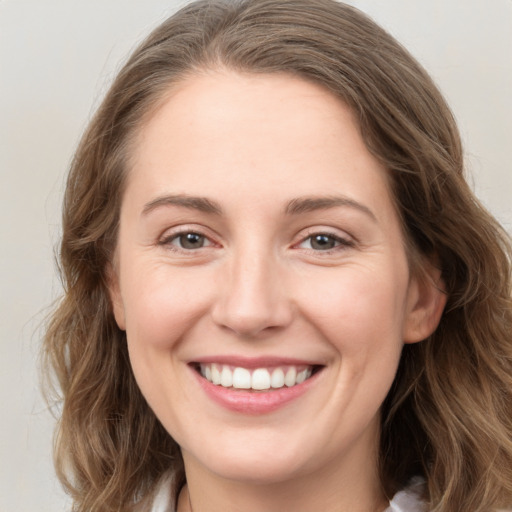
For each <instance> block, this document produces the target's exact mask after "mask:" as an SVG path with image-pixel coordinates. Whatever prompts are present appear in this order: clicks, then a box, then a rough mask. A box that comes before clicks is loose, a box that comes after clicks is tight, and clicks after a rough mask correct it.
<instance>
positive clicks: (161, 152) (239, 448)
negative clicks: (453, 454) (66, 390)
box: [111, 70, 444, 512]
mask: <svg viewBox="0 0 512 512" xmlns="http://www.w3.org/2000/svg"><path fill="white" fill-rule="evenodd" d="M169 196H172V197H173V199H172V200H169V199H166V200H162V198H163V197H167V198H168V197H169ZM176 196H179V197H180V200H179V201H176ZM183 196H186V197H187V198H188V197H190V196H194V197H200V198H206V199H207V200H208V201H209V202H210V203H214V205H215V208H214V210H218V211H213V210H212V211H205V208H204V201H203V203H200V204H198V202H197V201H195V202H194V201H192V202H191V201H188V202H186V201H184V200H183ZM333 196H336V197H337V198H338V199H339V201H337V202H335V204H329V205H326V204H323V207H321V206H322V204H319V203H318V202H315V201H310V202H309V203H304V202H303V203H301V204H302V205H303V206H304V204H309V205H310V207H309V208H307V207H306V208H304V207H303V208H302V209H298V210H299V211H291V210H293V208H292V207H291V205H293V204H295V205H296V204H297V201H300V200H303V199H304V198H312V199H314V200H316V199H318V198H332V197H333ZM294 201H295V202H294ZM177 202H178V203H180V204H176V203H177ZM210 205H211V204H210ZM311 205H314V207H311ZM197 206H201V208H198V207H197ZM295 210H297V208H296V209H295ZM190 232H193V233H198V234H200V235H202V236H204V238H200V239H199V243H198V244H196V245H195V246H194V247H193V248H184V247H183V246H182V245H183V244H182V242H183V238H180V234H183V233H190ZM316 234H325V235H327V237H328V238H326V239H324V240H326V241H327V242H328V244H327V245H329V244H331V245H332V246H333V247H332V248H330V249H328V250H324V249H323V248H319V246H318V245H315V244H314V243H313V242H314V241H315V239H314V238H312V237H313V235H316ZM180 244H181V246H180ZM322 247H323V246H322ZM428 273H430V277H431V279H427V280H421V281H420V280H419V279H416V278H415V277H414V276H412V275H411V273H410V271H409V266H408V259H407V255H406V251H405V249H404V239H403V235H402V229H401V226H400V222H399V219H398V216H397V213H396V211H395V208H394V204H393V199H392V197H391V193H390V190H389V187H388V183H387V178H386V171H385V170H384V169H383V168H382V167H381V165H380V164H379V163H378V161H377V160H376V159H375V158H374V157H373V156H372V155H371V154H370V153H369V151H368V150H367V148H366V147H365V145H364V142H363V140H362V138H361V135H360V132H359V129H358V125H357V123H356V121H355V119H354V116H353V114H352V112H351V110H350V109H349V108H348V107H347V106H346V105H345V104H344V103H342V102H341V101H340V100H338V99H337V98H335V97H334V96H332V95H331V94H330V93H329V92H327V91H325V90H324V89H323V88H321V87H320V86H318V85H314V84H311V83H308V82H306V81H303V80H300V79H298V78H294V77H291V76H287V75H257V76H256V75H241V74H237V73H234V72H231V71H227V70H216V71H210V72H205V73H202V74H197V75H195V76H193V77H190V78H187V80H186V81H184V82H182V83H180V84H179V86H173V88H172V90H170V91H169V95H168V97H167V98H166V99H165V101H164V102H163V103H162V105H161V107H160V108H159V109H158V110H157V111H156V113H154V115H152V117H151V118H150V119H149V120H148V121H147V122H146V123H145V125H144V126H143V128H142V129H141V131H140V134H139V138H138V141H137V144H136V145H135V147H134V153H133V165H132V168H131V169H130V173H129V179H128V183H127V188H126V191H125V196H124V199H123V204H122V209H121V220H120V232H119V239H118V247H117V250H116V258H115V262H114V265H113V268H112V283H111V298H112V303H113V308H114V313H115V317H116V321H117V323H118V325H119V327H120V328H121V329H124V330H126V332H127V340H128V348H129V353H130V359H131V362H132V366H133V371H134V374H135V377H136V379H137V382H138V384H139V386H140V388H141V390H142V392H143V394H144V396H145V397H146V399H147V400H148V402H149V404H150V405H151V407H152V408H153V410H154V411H155V413H156V415H157V416H158V418H159V419H160V420H161V422H162V424H163V425H164V426H165V428H166V429H167V430H168V432H169V433H170V434H171V435H172V436H173V438H174V439H175V440H176V441H177V442H178V443H179V445H180V446H181V448H182V453H183V458H184V462H185V469H186V475H187V482H188V487H187V488H186V489H185V490H184V492H182V495H181V497H180V501H179V510H180V512H182V511H185V510H189V507H190V503H191V504H192V506H193V509H194V512H206V511H208V512H217V511H219V512H220V511H223V512H229V511H239V510H244V511H245V512H261V510H266V511H269V512H272V511H282V510H294V511H298V512H301V511H304V512H306V511H308V512H311V511H312V510H323V511H335V510H336V511H341V510H350V511H352V512H367V511H378V510H383V509H384V508H385V507H386V505H387V501H386V499H385V497H384V496H383V495H382V491H381V489H380V486H379V478H378V473H377V453H378V442H379V420H380V418H379V409H380V406H381V404H382V401H383V400H384V398H385V396H386V394H387V392H388V390H389V388H390V386H391V383H392V381H393V378H394V375H395V372H396V368H397V365H398V361H399V358H400V353H401V349H402V346H403V343H414V342H419V341H421V340H423V339H425V338H426V337H427V336H428V335H429V334H430V333H431V332H432V331H433V330H434V329H435V328H436V326H437V323H438V321H439V317H440V315H441V312H442V309H443V306H444V295H443V294H442V292H441V291H439V290H440V287H441V285H440V283H439V282H438V281H439V276H438V275H437V274H436V272H435V271H433V270H432V269H431V268H430V267H428ZM225 355H237V356H244V357H258V356H262V355H265V356H273V357H298V358H301V359H303V360H306V361H314V362H315V363H317V364H321V365H322V370H321V372H320V373H319V374H318V375H317V376H316V378H315V380H314V382H313V384H312V385H311V386H310V387H309V388H308V390H307V391H306V392H305V393H304V394H303V395H301V396H300V397H299V398H297V399H295V400H293V401H291V402H290V403H288V404H286V405H285V406H283V407H280V408H278V409H277V410H275V411H273V412H270V413H266V414H259V415H248V414H243V413H240V412H234V411H231V410H228V409H226V408H225V407H222V406H220V405H219V404H217V403H215V402H213V401H212V400H211V399H210V398H209V397H208V396H207V395H206V394H205V393H204V391H203V389H202V388H201V386H200V385H198V377H197V375H196V374H195V373H194V371H193V370H191V367H190V366H189V364H188V363H190V362H191V361H200V360H201V358H204V357H207V356H225Z"/></svg>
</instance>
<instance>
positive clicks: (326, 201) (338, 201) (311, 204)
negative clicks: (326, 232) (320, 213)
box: [285, 196, 377, 222]
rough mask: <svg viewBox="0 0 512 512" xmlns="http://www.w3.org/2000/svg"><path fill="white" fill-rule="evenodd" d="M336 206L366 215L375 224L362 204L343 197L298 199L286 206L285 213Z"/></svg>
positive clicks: (369, 211)
mask: <svg viewBox="0 0 512 512" xmlns="http://www.w3.org/2000/svg"><path fill="white" fill-rule="evenodd" d="M337 206H348V207H350V208H355V209H356V210H359V211H360V212H362V213H364V214H366V215H367V216H368V217H370V218H371V219H372V220H373V221H375V222H377V217H376V216H375V214H374V213H373V212H372V211H371V210H370V208H368V207H367V206H365V205H364V204H362V203H359V202H358V201H355V200H354V199H350V198H348V197H343V196H325V197H324V196H320V197H299V198H297V199H292V200H291V201H290V202H289V203H288V205H287V206H286V209H285V213H287V214H289V215H299V214H301V213H307V212H313V211H316V210H327V209H329V208H336V207H337Z"/></svg>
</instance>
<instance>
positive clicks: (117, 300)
mask: <svg viewBox="0 0 512 512" xmlns="http://www.w3.org/2000/svg"><path fill="white" fill-rule="evenodd" d="M107 287H108V294H109V297H110V303H111V304H112V312H113V314H114V318H115V320H116V323H117V326H118V327H119V329H121V330H122V331H125V330H126V319H125V312H124V304H123V300H122V297H121V288H120V286H119V276H118V274H117V271H116V269H115V266H114V264H112V263H109V264H108V267H107Z"/></svg>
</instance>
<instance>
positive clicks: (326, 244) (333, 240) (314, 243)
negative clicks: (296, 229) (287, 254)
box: [299, 233, 352, 251]
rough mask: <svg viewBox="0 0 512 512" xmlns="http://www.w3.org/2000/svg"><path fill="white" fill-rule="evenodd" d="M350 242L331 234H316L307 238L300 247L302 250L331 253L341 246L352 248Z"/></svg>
mask: <svg viewBox="0 0 512 512" xmlns="http://www.w3.org/2000/svg"><path fill="white" fill-rule="evenodd" d="M351 245H352V243H351V242H350V241H349V240H345V239H343V238H340V237H338V236H335V235H331V234H329V233H315V234H313V235H310V236H308V237H307V238H305V239H304V240H303V241H302V242H301V243H300V244H299V247H301V248H302V249H311V250H314V251H329V250H331V249H335V248H336V247H339V246H351Z"/></svg>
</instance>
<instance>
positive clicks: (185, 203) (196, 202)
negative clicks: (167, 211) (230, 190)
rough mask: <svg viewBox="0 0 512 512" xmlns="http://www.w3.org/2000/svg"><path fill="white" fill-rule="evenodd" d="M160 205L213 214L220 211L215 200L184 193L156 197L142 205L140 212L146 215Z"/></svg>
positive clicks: (217, 213) (218, 213) (219, 213)
mask: <svg viewBox="0 0 512 512" xmlns="http://www.w3.org/2000/svg"><path fill="white" fill-rule="evenodd" d="M162 206H181V207H182V208H190V209H192V210H199V211H201V212H204V213H212V214H215V215H221V213H222V208H221V207H220V206H219V205H218V204H217V203H216V202H215V201H212V200H211V199H207V198H206V197H195V196H188V195H184V194H178V195H169V196H162V197H157V198H156V199H153V200H152V201H150V202H149V203H146V204H145V205H144V208H143V209H142V213H143V215H147V214H148V213H149V212H151V211H153V210H155V209H157V208H160V207H162Z"/></svg>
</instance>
